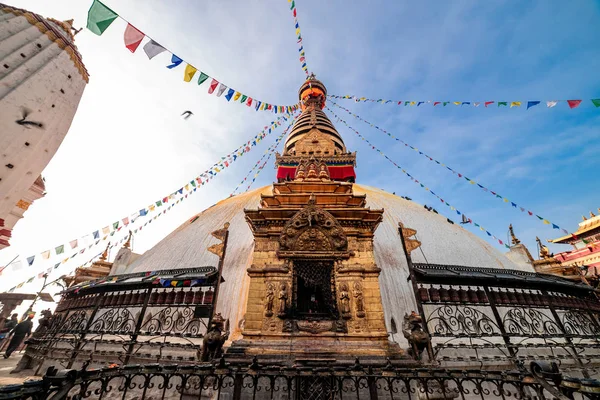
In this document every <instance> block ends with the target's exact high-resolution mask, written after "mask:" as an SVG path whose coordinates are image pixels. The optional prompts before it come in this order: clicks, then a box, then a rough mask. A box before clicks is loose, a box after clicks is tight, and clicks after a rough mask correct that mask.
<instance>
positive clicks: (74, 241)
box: [69, 239, 77, 249]
mask: <svg viewBox="0 0 600 400" xmlns="http://www.w3.org/2000/svg"><path fill="white" fill-rule="evenodd" d="M69 245H70V246H71V248H72V249H74V248H75V247H77V239H75V240H71V241H70V242H69Z"/></svg>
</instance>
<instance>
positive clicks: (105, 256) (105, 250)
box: [100, 242, 110, 261]
mask: <svg viewBox="0 0 600 400" xmlns="http://www.w3.org/2000/svg"><path fill="white" fill-rule="evenodd" d="M109 248H110V242H108V244H107V245H106V249H104V252H103V253H102V255H101V256H100V261H106V259H107V258H108V249H109Z"/></svg>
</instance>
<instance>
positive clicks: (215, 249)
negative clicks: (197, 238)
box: [207, 243, 225, 258]
mask: <svg viewBox="0 0 600 400" xmlns="http://www.w3.org/2000/svg"><path fill="white" fill-rule="evenodd" d="M224 248H225V244H223V243H219V244H213V245H212V246H209V247H208V248H207V250H208V251H210V252H211V253H213V254H216V255H217V256H219V258H221V257H223V249H224Z"/></svg>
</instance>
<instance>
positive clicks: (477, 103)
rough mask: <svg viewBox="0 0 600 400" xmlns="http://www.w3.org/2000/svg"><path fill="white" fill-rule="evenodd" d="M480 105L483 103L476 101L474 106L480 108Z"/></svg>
mask: <svg viewBox="0 0 600 400" xmlns="http://www.w3.org/2000/svg"><path fill="white" fill-rule="evenodd" d="M480 104H481V102H479V101H476V102H475V103H473V105H474V106H475V107H479V105H480Z"/></svg>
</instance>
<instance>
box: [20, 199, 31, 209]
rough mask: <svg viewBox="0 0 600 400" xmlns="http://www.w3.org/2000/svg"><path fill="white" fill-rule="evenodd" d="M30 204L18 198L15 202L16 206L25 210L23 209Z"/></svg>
mask: <svg viewBox="0 0 600 400" xmlns="http://www.w3.org/2000/svg"><path fill="white" fill-rule="evenodd" d="M30 205H31V203H29V202H27V201H25V200H19V201H18V202H17V207H19V208H20V209H21V210H25V211H27V209H28V208H29V206H30Z"/></svg>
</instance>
